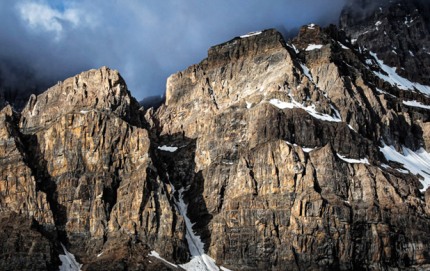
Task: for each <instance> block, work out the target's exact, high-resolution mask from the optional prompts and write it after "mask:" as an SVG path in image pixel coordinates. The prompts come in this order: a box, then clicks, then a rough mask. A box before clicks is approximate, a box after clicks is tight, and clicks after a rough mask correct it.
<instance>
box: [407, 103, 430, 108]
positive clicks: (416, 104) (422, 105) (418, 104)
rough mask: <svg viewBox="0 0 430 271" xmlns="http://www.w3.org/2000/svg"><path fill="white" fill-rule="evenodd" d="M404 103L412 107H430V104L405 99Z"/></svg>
mask: <svg viewBox="0 0 430 271" xmlns="http://www.w3.org/2000/svg"><path fill="white" fill-rule="evenodd" d="M403 104H405V105H407V106H412V107H419V108H424V109H430V105H425V104H423V103H420V102H417V101H403Z"/></svg>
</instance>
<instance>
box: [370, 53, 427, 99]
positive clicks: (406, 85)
mask: <svg viewBox="0 0 430 271" xmlns="http://www.w3.org/2000/svg"><path fill="white" fill-rule="evenodd" d="M370 54H371V55H372V56H373V57H374V58H375V60H376V61H377V62H378V64H379V67H381V69H382V70H383V71H384V72H385V73H387V75H386V74H383V73H380V72H373V73H374V74H375V75H376V76H378V77H379V78H381V79H382V80H384V81H386V82H388V83H390V84H391V85H392V86H397V87H398V88H400V89H403V90H414V89H416V90H418V91H419V92H421V93H424V94H427V95H430V86H425V85H421V84H419V83H414V82H411V81H409V80H408V79H406V78H403V77H401V76H400V75H398V74H397V73H396V68H392V67H389V66H387V65H385V64H384V62H383V61H382V60H380V59H378V57H377V56H376V54H375V53H372V52H371V53H370Z"/></svg>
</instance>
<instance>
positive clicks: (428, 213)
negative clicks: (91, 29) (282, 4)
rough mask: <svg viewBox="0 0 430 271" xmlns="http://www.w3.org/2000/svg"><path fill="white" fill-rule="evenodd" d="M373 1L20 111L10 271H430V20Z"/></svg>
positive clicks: (11, 142)
mask: <svg viewBox="0 0 430 271" xmlns="http://www.w3.org/2000/svg"><path fill="white" fill-rule="evenodd" d="M371 2H372V3H373V4H372V5H373V7H372V8H371V9H369V8H364V7H370V2H369V1H365V0H363V1H354V2H353V4H349V5H347V6H346V7H345V9H344V11H343V12H342V15H341V18H340V25H339V27H337V26H333V25H332V26H329V27H326V28H321V27H319V26H317V25H314V24H310V25H307V26H303V27H302V28H301V29H300V31H299V33H298V35H297V36H296V37H295V38H294V39H292V40H290V41H288V42H286V41H285V40H284V38H283V37H282V35H281V34H280V33H279V32H278V31H276V30H274V29H269V30H264V31H261V32H253V33H249V34H247V35H244V36H241V37H236V38H234V39H232V40H230V41H228V42H226V43H223V44H220V45H216V46H213V47H211V48H210V49H209V50H208V56H207V58H205V59H204V60H202V61H201V62H200V63H198V64H195V65H192V66H190V67H188V68H187V69H186V70H184V71H181V72H178V73H176V74H174V75H172V76H170V77H169V79H168V80H167V85H166V93H165V96H163V98H162V99H161V98H157V99H149V100H148V101H147V103H146V104H156V105H157V106H156V107H148V108H145V107H142V106H141V105H140V104H139V103H138V102H137V101H136V100H135V99H134V98H133V97H132V96H131V94H130V92H129V91H128V89H127V85H126V83H125V82H124V80H123V79H122V77H121V76H120V74H119V73H118V72H117V71H114V70H110V69H109V68H107V67H103V68H100V69H98V70H90V71H87V72H83V73H81V74H78V75H76V76H74V77H72V78H69V79H66V80H65V81H63V82H58V83H57V84H56V85H55V86H52V87H51V88H49V89H48V90H46V91H45V92H44V93H42V94H40V95H37V96H36V95H32V96H31V97H30V99H29V100H28V102H27V103H26V106H25V107H24V109H23V110H22V111H21V112H16V111H15V110H14V109H13V108H12V107H11V106H5V107H4V108H3V109H2V110H1V112H0V135H1V137H0V142H1V144H0V228H1V229H2V230H1V231H0V252H1V253H0V269H1V270H58V269H60V270H80V269H81V270H210V271H212V270H297V271H298V270H393V271H394V270H411V271H412V270H428V269H430V189H428V187H429V186H430V122H429V121H430V78H429V74H430V73H429V67H430V66H429V64H430V44H429V43H430V40H429V39H430V35H429V31H430V26H429V20H428V18H427V16H426V14H428V11H429V9H430V5H429V3H428V2H425V1H415V0H414V1H406V0H404V1H400V0H398V1H380V2H373V1H371ZM375 3H377V4H375ZM427 50H429V51H427ZM160 100H163V102H162V103H161V105H159V102H160Z"/></svg>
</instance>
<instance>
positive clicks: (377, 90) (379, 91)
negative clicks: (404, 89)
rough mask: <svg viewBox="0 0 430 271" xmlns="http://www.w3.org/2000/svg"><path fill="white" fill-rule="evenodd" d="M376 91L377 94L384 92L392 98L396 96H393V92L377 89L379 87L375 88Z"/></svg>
mask: <svg viewBox="0 0 430 271" xmlns="http://www.w3.org/2000/svg"><path fill="white" fill-rule="evenodd" d="M376 92H378V93H379V94H386V95H388V96H391V97H393V98H397V97H396V96H394V95H393V94H391V93H388V92H386V91H383V90H382V89H379V88H376Z"/></svg>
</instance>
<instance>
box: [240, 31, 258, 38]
mask: <svg viewBox="0 0 430 271" xmlns="http://www.w3.org/2000/svg"><path fill="white" fill-rule="evenodd" d="M261 33H263V32H262V31H254V32H249V33H248V34H246V35H242V36H240V38H241V39H244V38H249V37H252V36H257V35H260V34H261Z"/></svg>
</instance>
